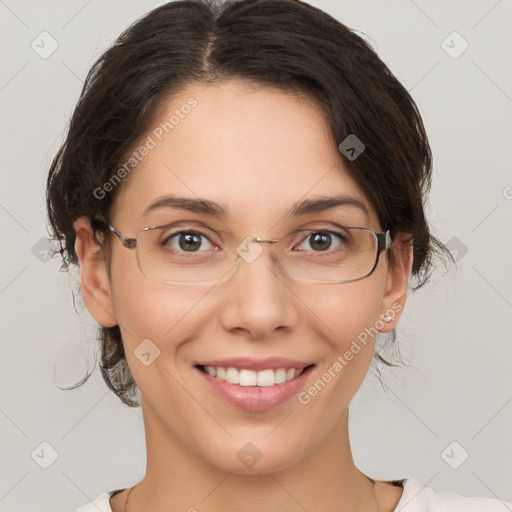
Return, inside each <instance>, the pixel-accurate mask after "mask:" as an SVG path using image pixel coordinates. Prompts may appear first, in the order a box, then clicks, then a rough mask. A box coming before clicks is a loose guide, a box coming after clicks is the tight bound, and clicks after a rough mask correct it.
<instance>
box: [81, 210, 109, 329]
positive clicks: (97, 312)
mask: <svg viewBox="0 0 512 512" xmlns="http://www.w3.org/2000/svg"><path fill="white" fill-rule="evenodd" d="M73 227H74V229H75V231H76V241H75V252H76V254H77V256H78V259H79V260H80V270H81V280H80V282H81V286H82V297H83V298H84V302H85V305H86V306H87V309H88V311H89V313H90V314H91V316H92V317H93V318H94V319H95V320H96V321H97V322H98V323H99V324H100V325H102V326H103V327H113V326H114V325H117V323H118V322H117V320H116V317H115V313H114V309H113V301H112V295H111V292H110V278H109V276H108V272H107V264H106V261H105V258H104V255H103V252H102V251H101V247H100V245H99V244H98V241H97V240H96V238H95V237H94V234H93V231H92V228H91V222H90V219H89V217H80V218H79V219H78V220H76V221H75V222H74V223H73Z"/></svg>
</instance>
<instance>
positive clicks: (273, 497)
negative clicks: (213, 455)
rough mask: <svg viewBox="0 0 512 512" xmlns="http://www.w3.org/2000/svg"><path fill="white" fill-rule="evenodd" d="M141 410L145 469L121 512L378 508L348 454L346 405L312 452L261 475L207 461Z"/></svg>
mask: <svg viewBox="0 0 512 512" xmlns="http://www.w3.org/2000/svg"><path fill="white" fill-rule="evenodd" d="M144 405H146V404H144ZM143 414H144V424H145V429H146V442H147V469H146V474H145V476H144V478H143V479H142V480H141V482H139V483H138V484H137V485H136V487H135V488H132V489H133V492H131V493H130V495H129V499H128V502H127V503H126V502H125V507H123V509H124V510H125V512H134V511H138V510H152V511H155V512H159V511H163V510H169V509H172V510H184V511H191V512H194V511H199V510H200V511H201V512H213V511H217V510H226V509H230V510H239V511H241V512H260V511H261V510H268V511H279V512H303V511H304V510H329V511H336V512H348V511H350V512H354V511H361V512H362V511H365V512H370V511H377V509H378V506H377V501H376V498H375V494H374V486H373V481H372V480H370V479H369V478H368V477H366V476H365V475H364V474H363V473H361V472H360V471H359V470H358V468H357V467H356V466H355V464H354V461H353V458H352V453H351V449H350V443H349V435H348V409H345V411H344V412H343V414H342V416H341V418H340V420H339V421H338V423H337V424H336V426H335V427H334V428H333V429H332V430H331V433H330V434H329V435H328V436H327V438H325V439H324V441H323V442H322V443H321V444H320V445H319V446H318V447H317V449H316V450H315V451H314V452H313V453H311V454H309V455H307V456H305V457H303V458H302V459H300V461H299V462H298V463H296V464H294V465H293V466H290V467H287V468H286V469H282V470H280V471H269V472H263V473H261V474H241V473H233V472H231V473H230V472H227V471H224V470H222V469H220V468H218V467H216V466H214V465H212V464H210V463H208V462H207V461H205V460H204V459H202V458H200V457H199V456H198V455H197V454H196V453H195V452H194V451H193V447H192V449H189V448H188V447H185V446H183V443H181V442H180V440H179V439H178V438H177V437H175V436H174V435H173V434H172V433H171V432H169V430H168V429H166V428H164V425H163V424H162V423H161V422H159V420H158V417H157V416H156V415H154V414H153V412H152V411H151V410H150V409H149V408H148V407H147V406H146V407H145V408H144V406H143ZM125 499H126V498H125ZM126 505H127V506H126ZM116 510H117V509H116Z"/></svg>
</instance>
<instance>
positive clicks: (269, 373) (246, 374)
mask: <svg viewBox="0 0 512 512" xmlns="http://www.w3.org/2000/svg"><path fill="white" fill-rule="evenodd" d="M313 366H315V365H314V364H310V365H308V366H305V367H304V368H277V369H270V368H269V369H266V370H260V371H254V370H248V369H245V368H242V369H238V368H234V367H232V366H230V367H222V366H204V365H200V364H199V365H196V368H199V370H201V371H202V372H203V373H206V374H207V375H210V376H211V377H214V378H216V379H218V380H223V381H225V382H228V383H229V384H238V385H239V386H258V387H271V386H278V385H279V384H284V383H285V382H289V381H291V380H293V379H295V378H297V377H298V376H299V375H302V374H303V373H304V372H305V371H307V370H309V369H310V368H313Z"/></svg>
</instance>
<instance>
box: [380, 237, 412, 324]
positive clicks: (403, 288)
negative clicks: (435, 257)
mask: <svg viewBox="0 0 512 512" xmlns="http://www.w3.org/2000/svg"><path fill="white" fill-rule="evenodd" d="M409 238H411V235H409V234H408V233H397V234H396V236H395V238H394V239H393V245H392V246H391V247H390V249H389V250H390V251H391V253H392V258H389V260H388V276H387V280H386V285H385V288H384V295H383V297H382V304H381V308H382V310H381V319H384V318H386V317H388V318H389V317H391V321H390V322H386V321H385V320H384V321H383V322H382V323H383V324H384V326H383V327H382V328H381V329H379V332H390V331H392V330H393V329H395V327H396V324H397V322H398V320H399V318H400V316H401V315H402V312H403V310H404V308H405V302H406V300H407V291H408V289H409V278H410V276H411V270H412V262H413V246H412V244H411V243H410V242H404V240H408V239H409Z"/></svg>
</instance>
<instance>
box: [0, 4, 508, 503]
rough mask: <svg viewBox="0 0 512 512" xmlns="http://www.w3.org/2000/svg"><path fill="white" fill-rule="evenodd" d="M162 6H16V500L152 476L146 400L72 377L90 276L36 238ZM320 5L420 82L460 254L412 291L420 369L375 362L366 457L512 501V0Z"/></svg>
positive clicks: (8, 339)
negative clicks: (92, 118) (125, 35)
mask: <svg viewBox="0 0 512 512" xmlns="http://www.w3.org/2000/svg"><path fill="white" fill-rule="evenodd" d="M161 3H164V2H158V3H157V2H154V1H150V0H129V1H128V0H122V1H121V0H109V1H108V2H107V1H103V2H100V1H99V0H89V1H87V0H85V1H84V0H80V1H77V0H72V1H65V2H64V1H60V2H57V1H44V2H42V1H29V0H0V34H1V36H0V37H1V41H0V52H1V70H0V108H1V112H2V115H1V116H0V129H1V137H0V141H1V142H0V144H1V151H0V158H1V165H0V172H1V176H2V181H1V187H0V223H1V231H0V233H1V235H0V236H1V237H2V264H1V265H0V307H1V335H2V341H1V347H2V358H1V371H0V430H1V434H0V439H1V443H2V450H1V459H0V460H1V462H0V464H1V474H0V510H1V511H16V512H17V511H37V512H45V511H52V512H65V511H70V510H73V509H74V508H75V507H77V506H78V505H81V504H84V503H87V502H88V501H89V500H91V499H94V498H96V496H97V495H98V494H100V493H101V492H103V491H105V490H108V489H114V488H118V487H125V486H128V485H131V484H133V483H134V482H136V481H138V480H139V479H140V478H142V476H143V475H144V470H145V445H144V431H143V424H142V417H141V410H140V409H129V408H127V407H126V406H124V405H123V404H122V403H121V402H120V401H119V400H118V399H117V398H116V397H115V396H114V395H113V394H111V393H110V392H109V391H108V390H107V387H106V385H104V383H103V381H102V379H101V376H100V374H99V371H98V370H97V369H96V370H95V372H94V374H93V376H92V377H91V379H90V380H89V381H88V382H87V383H86V384H85V385H83V386H82V387H80V388H78V389H76V390H74V391H62V390H60V389H58V387H57V386H56V384H59V385H61V386H63V385H66V384H69V383H72V382H75V381H78V380H80V379H81V378H82V377H83V375H84V373H85V372H86V370H87V365H88V366H89V368H93V367H94V365H95V354H96V348H95V343H94V342H93V341H92V340H93V338H94V335H95V324H94V322H93V321H92V319H91V318H90V316H89V315H88V313H87V311H86V310H82V309H81V306H80V304H78V305H77V310H78V313H77V312H75V311H74V308H73V301H72V290H73V289H76V287H77V279H78V277H77V274H76V273H75V274H74V275H71V276H68V275H66V274H63V273H59V271H58V269H59V262H58V261H57V260H56V259H54V260H51V261H47V262H44V261H42V260H41V257H36V255H35V254H34V252H36V253H37V251H36V250H33V248H34V246H36V247H38V246H37V244H38V243H40V244H43V245H44V237H46V236H47V234H48V233H47V229H46V213H45V208H44V184H45V175H46V173H47V169H48V166H49V164H50V162H51V159H52V157H53V155H54V153H55V152H56V150H57V148H58V146H59V144H60V142H61V140H62V137H63V134H64V131H65V128H66V125H67V122H68V119H69V116H70V114H71V112H72V109H73V106H74V104H75V102H76V100H77V98H78V95H79V92H80V89H81V87H82V82H83V79H84V78H85V75H86V73H87V70H88V69H89V67H90V66H91V64H92V63H93V61H94V60H95V59H96V58H97V57H98V56H99V55H100V53H101V51H102V50H103V49H105V48H106V47H107V45H108V44H110V43H111V42H112V41H113V39H114V38H115V37H116V36H117V35H118V33H119V32H120V31H121V30H122V29H123V28H124V27H126V26H127V25H128V24H129V23H130V22H132V21H133V20H135V19H136V18H137V17H138V16H139V15H141V14H143V13H144V12H146V11H147V10H149V9H150V8H151V7H153V6H156V5H160V4H161ZM312 3H313V4H315V5H317V6H318V7H320V8H323V9H324V10H326V11H328V12H329V13H331V14H332V15H334V16H335V17H337V18H338V19H339V20H340V21H342V22H344V23H345V24H347V25H348V26H350V27H352V28H354V29H357V30H358V31H360V32H359V33H360V35H363V36H364V37H366V38H367V39H368V41H369V42H370V43H371V44H372V45H373V46H374V48H375V49H376V50H377V52H378V53H379V54H380V56H381V57H382V58H383V60H384V61H385V62H386V63H387V64H388V65H389V67H390V68H391V70H392V71H393V72H394V73H395V74H396V76H397V77H398V78H399V79H400V80H401V81H402V82H403V83H404V85H405V86H406V87H407V88H408V89H409V90H410V91H412V94H413V97H414V98H415V99H416V101H417V103H418V105H419V108H420V110H421V113H422V115H423V117H424V121H425V124H426V128H427V132H428V133H429V136H430V140H431V144H432V149H433V153H434V157H435V159H434V171H435V175H434V185H433V191H432V197H431V201H430V205H429V212H428V213H429V218H430V220H431V221H432V223H433V225H434V228H435V232H436V233H437V235H438V236H439V237H440V238H441V239H442V240H443V241H444V242H448V243H449V245H450V247H451V248H452V249H453V250H454V251H456V254H457V258H458V259H459V261H458V269H457V271H455V270H452V271H450V273H449V274H446V275H444V276H443V275H442V272H439V273H438V274H437V275H436V276H435V278H434V280H433V281H432V283H431V284H430V285H428V286H427V287H426V288H425V289H423V290H421V291H419V292H417V293H416V294H415V295H413V296H411V297H410V298H409V303H408V306H407V308H406V311H405V314H404V317H403V320H402V322H401V323H400V325H399V331H398V339H399V342H400V346H401V351H402V354H403V356H404V358H405V360H406V362H408V363H409V365H410V366H409V367H406V368H400V369H392V370H387V369H383V370H382V373H383V379H384V382H385V383H386V385H387V389H388V391H387V392H384V391H383V390H382V388H381V386H380V384H379V383H378V380H377V379H376V378H375V377H374V376H373V375H372V374H369V375H368V378H367V379H366V381H365V383H364V384H363V386H362V388H361V389H360V392H359V393H358V394H357V396H356V398H355V399H354V401H353V402H352V406H351V420H350V423H351V425H350V426H351V436H352V443H353V450H354V457H355V461H356V463H357V465H358V466H359V467H360V469H361V470H362V471H365V472H366V473H367V474H369V475H370V476H373V477H377V478H400V477H413V478H415V479H417V480H419V481H420V482H422V483H423V484H428V485H430V486H432V487H434V488H435V489H436V490H439V491H443V490H452V491H455V492H459V493H461V494H468V495H481V496H490V497H500V498H501V499H503V500H508V501H512V440H511V436H510V432H512V382H511V379H512V377H511V373H512V372H511V371H510V366H511V364H510V363H511V355H512V344H511V322H510V318H511V308H512V287H511V273H512V272H511V264H510V262H511V256H512V254H511V253H512V242H511V236H510V235H511V232H510V231H511V230H510V219H511V218H512V217H511V212H512V200H511V199H512V175H511V173H510V157H511V151H510V146H511V142H512V124H511V120H512V115H511V114H512V100H511V96H512V83H511V81H512V80H511V77H512V73H511V68H512V65H511V62H512V60H511V48H512V35H511V31H510V28H509V27H510V20H511V19H512V2H511V1H510V0H501V1H496V0H479V1H475V0H473V1H467V0H466V1H441V0H437V1H434V0H430V1H427V0H424V1H420V0H415V1H414V2H413V1H411V0H392V1H387V2H383V1H380V2H378V1H361V0H359V1H354V0H352V1H348V0H343V1H334V0H331V1H328V0H322V1H321V0H316V1H314V2H312ZM43 31H47V32H48V33H49V34H51V37H52V38H53V39H54V40H55V41H56V42H57V44H58V48H57V49H56V51H55V52H54V53H53V54H52V55H50V56H48V57H47V58H42V57H41V56H40V54H38V53H36V51H34V50H33V49H32V47H31V43H32V41H34V40H35V43H38V42H39V43H38V44H39V47H40V49H39V51H40V52H41V51H43V48H42V46H43V43H41V37H46V38H47V39H45V43H44V49H45V51H48V50H49V49H51V40H50V39H48V36H39V34H40V33H41V32H43ZM453 31H457V32H458V33H459V34H460V35H461V36H462V38H464V40H466V41H467V42H468V44H469V47H468V49H467V50H466V51H465V52H464V53H462V54H461V55H460V56H458V57H457V58H453V56H454V55H456V54H458V53H459V52H460V50H461V49H463V44H464V43H463V40H461V39H457V36H450V37H449V38H448V39H447V41H446V42H445V43H444V45H443V44H442V41H444V40H445V39H446V38H447V36H449V35H450V34H451V33H452V32H453ZM446 50H447V51H448V52H451V54H452V56H450V55H449V54H448V53H447V51H446ZM41 239H43V241H42V242H41ZM42 442H47V443H49V445H51V447H52V448H50V447H48V446H47V445H43V446H40V444H41V443H42ZM453 442H456V443H457V444H455V445H453V444H452V443H453ZM450 445H451V446H450ZM52 450H55V451H56V452H57V453H58V457H57V458H56V460H55V461H54V462H53V463H52V464H51V465H50V466H49V467H48V468H47V469H43V468H42V467H41V465H45V464H49V463H50V462H51V461H52ZM466 453H467V454H468V458H467V460H465V461H464V462H463V463H462V464H461V461H462V460H463V459H464V457H465V456H466ZM32 454H33V455H32ZM449 463H450V464H451V465H452V466H458V467H457V468H456V469H454V468H452V467H450V465H449ZM507 509H508V507H505V505H504V508H503V510H507Z"/></svg>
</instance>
